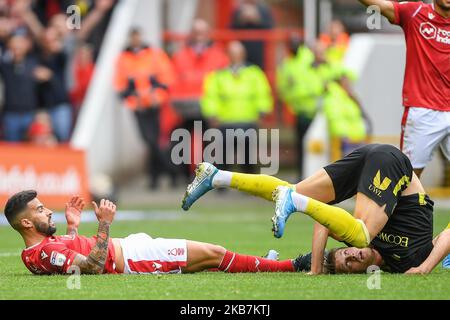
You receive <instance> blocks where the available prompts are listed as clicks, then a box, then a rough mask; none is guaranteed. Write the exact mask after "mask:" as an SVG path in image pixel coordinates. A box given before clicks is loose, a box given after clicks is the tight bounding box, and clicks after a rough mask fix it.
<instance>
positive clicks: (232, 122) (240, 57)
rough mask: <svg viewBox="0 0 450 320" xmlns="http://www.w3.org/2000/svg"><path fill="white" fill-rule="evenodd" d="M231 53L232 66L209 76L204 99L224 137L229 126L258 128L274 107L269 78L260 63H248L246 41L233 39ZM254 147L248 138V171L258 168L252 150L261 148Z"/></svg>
mask: <svg viewBox="0 0 450 320" xmlns="http://www.w3.org/2000/svg"><path fill="white" fill-rule="evenodd" d="M228 56H229V59H230V65H229V67H228V68H227V69H223V70H218V71H214V72H212V73H210V74H209V75H208V76H207V78H206V80H205V92H204V96H203V99H202V112H203V115H204V116H205V117H206V118H207V119H209V120H210V122H211V124H212V125H213V126H215V127H218V128H219V129H220V130H221V131H222V134H223V137H224V138H225V137H226V130H227V129H243V130H248V129H256V128H257V127H258V122H259V120H260V119H261V116H263V115H265V114H268V113H270V112H272V110H273V98H272V95H271V89H270V85H269V81H268V80H267V78H266V76H265V74H264V72H263V71H262V70H261V69H260V68H259V67H258V66H256V65H251V64H248V63H247V62H246V52H245V47H244V46H243V45H242V43H241V42H239V41H233V42H231V43H230V44H229V46H228ZM224 141H225V139H224ZM250 146H251V144H250V143H249V141H248V139H246V141H245V150H246V152H245V164H244V165H243V168H242V170H243V171H244V172H247V173H251V172H254V171H255V165H254V164H251V163H250V152H257V150H250ZM234 150H236V148H234ZM227 153H228V150H226V148H225V150H224V164H222V165H221V168H223V169H224V170H227V169H228V166H227V165H226V159H227ZM233 158H234V157H233ZM219 165H220V164H219Z"/></svg>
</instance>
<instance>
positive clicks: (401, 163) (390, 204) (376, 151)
mask: <svg viewBox="0 0 450 320" xmlns="http://www.w3.org/2000/svg"><path fill="white" fill-rule="evenodd" d="M324 169H325V171H326V172H327V173H328V175H329V176H330V178H331V180H332V181H333V186H334V191H335V194H336V198H335V200H334V201H333V202H331V203H330V204H336V203H339V202H342V201H344V200H346V199H349V198H351V197H353V196H354V195H356V193H357V192H361V193H363V194H365V195H366V196H367V197H369V198H370V199H372V200H373V201H375V202H376V203H377V204H378V205H379V206H384V205H386V208H385V212H386V214H387V215H388V216H389V217H390V216H391V215H392V212H393V211H394V209H395V206H396V205H397V202H398V200H399V198H400V196H401V193H402V191H404V190H405V189H406V188H407V187H408V185H409V183H410V182H411V179H412V176H413V168H412V165H411V162H410V161H409V159H408V157H407V156H406V155H405V154H403V153H402V152H401V151H400V150H399V149H397V148H396V147H394V146H392V145H386V144H370V145H367V146H364V147H361V148H359V149H356V150H355V151H353V152H352V153H350V154H349V155H347V156H345V157H344V158H343V159H341V160H338V161H336V162H335V163H332V164H330V165H328V166H326V167H325V168H324Z"/></svg>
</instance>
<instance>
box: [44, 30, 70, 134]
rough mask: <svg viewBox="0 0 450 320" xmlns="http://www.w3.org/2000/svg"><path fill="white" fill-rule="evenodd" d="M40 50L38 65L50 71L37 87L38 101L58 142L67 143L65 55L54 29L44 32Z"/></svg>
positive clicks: (68, 105) (68, 112) (68, 111)
mask: <svg viewBox="0 0 450 320" xmlns="http://www.w3.org/2000/svg"><path fill="white" fill-rule="evenodd" d="M40 49H41V50H40V63H41V64H42V65H44V66H46V67H47V68H49V69H50V70H51V71H52V76H51V77H50V79H49V80H48V81H46V82H43V83H41V85H40V87H39V95H40V99H41V100H40V101H41V104H42V107H43V108H44V109H45V110H46V111H47V112H48V113H49V115H50V117H51V119H52V126H53V129H54V131H55V135H56V137H57V138H58V141H60V142H67V141H68V140H69V138H70V134H71V130H72V106H71V105H70V100H69V94H68V91H67V87H66V85H65V72H66V64H67V55H66V54H65V52H64V50H63V43H62V41H61V40H60V39H59V38H58V34H57V32H56V30H55V29H54V28H52V27H48V28H47V29H46V30H45V31H44V33H43V34H42V39H41V42H40Z"/></svg>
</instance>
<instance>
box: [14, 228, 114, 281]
mask: <svg viewBox="0 0 450 320" xmlns="http://www.w3.org/2000/svg"><path fill="white" fill-rule="evenodd" d="M96 241H97V240H96V237H92V238H87V237H83V236H52V237H47V238H45V239H44V240H42V241H41V242H40V243H38V244H36V245H34V246H32V247H29V248H26V249H25V250H23V251H22V261H23V263H24V264H25V266H26V267H27V268H28V270H30V271H31V272H32V273H34V274H55V273H56V274H58V273H67V270H68V269H69V268H70V266H71V265H72V263H73V259H74V258H75V256H76V255H77V254H82V255H84V256H86V257H87V256H88V255H89V253H90V252H91V249H92V247H94V246H95V243H96ZM114 259H115V252H114V245H113V243H112V240H111V239H109V245H108V257H107V258H106V263H105V270H104V273H117V272H116V271H115V270H114V267H115V265H114Z"/></svg>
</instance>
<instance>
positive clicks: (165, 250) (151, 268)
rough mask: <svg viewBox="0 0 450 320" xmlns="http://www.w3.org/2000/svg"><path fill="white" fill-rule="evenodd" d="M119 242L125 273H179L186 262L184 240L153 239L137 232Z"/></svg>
mask: <svg viewBox="0 0 450 320" xmlns="http://www.w3.org/2000/svg"><path fill="white" fill-rule="evenodd" d="M120 244H121V246H122V252H123V258H124V261H125V270H124V273H127V274H147V273H151V274H165V273H181V268H182V267H185V266H186V264H187V247H186V240H181V239H163V238H157V239H153V238H152V237H150V236H149V235H147V234H145V233H138V234H132V235H129V236H128V237H126V238H125V239H120Z"/></svg>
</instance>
